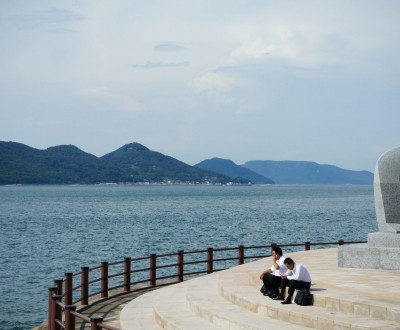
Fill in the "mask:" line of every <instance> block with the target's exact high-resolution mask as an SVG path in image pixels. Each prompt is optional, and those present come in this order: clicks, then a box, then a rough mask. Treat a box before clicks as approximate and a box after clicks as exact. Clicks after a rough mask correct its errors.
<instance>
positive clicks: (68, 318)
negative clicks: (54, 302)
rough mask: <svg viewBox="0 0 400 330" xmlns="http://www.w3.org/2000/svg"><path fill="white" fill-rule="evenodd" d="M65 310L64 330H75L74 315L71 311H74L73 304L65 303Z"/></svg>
mask: <svg viewBox="0 0 400 330" xmlns="http://www.w3.org/2000/svg"><path fill="white" fill-rule="evenodd" d="M64 310H65V312H64V315H65V330H75V315H74V314H73V313H71V312H75V310H76V306H75V305H67V306H65V308H64Z"/></svg>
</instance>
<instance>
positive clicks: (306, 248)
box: [304, 242, 311, 251]
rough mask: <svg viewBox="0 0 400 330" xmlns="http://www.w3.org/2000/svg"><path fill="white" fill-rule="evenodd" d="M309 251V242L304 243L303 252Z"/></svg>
mask: <svg viewBox="0 0 400 330" xmlns="http://www.w3.org/2000/svg"><path fill="white" fill-rule="evenodd" d="M310 249H311V242H305V243H304V250H305V251H309V250H310Z"/></svg>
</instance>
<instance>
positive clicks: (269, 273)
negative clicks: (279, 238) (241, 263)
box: [260, 246, 287, 298]
mask: <svg viewBox="0 0 400 330" xmlns="http://www.w3.org/2000/svg"><path fill="white" fill-rule="evenodd" d="M286 271H287V268H286V265H285V257H284V256H283V255H282V249H281V248H280V247H279V246H273V247H272V266H271V268H269V269H267V270H265V271H263V272H262V273H261V274H260V279H261V280H263V282H264V285H263V287H262V288H261V290H260V291H261V292H262V294H263V295H264V296H268V297H271V298H275V297H277V296H278V295H279V286H280V284H281V276H282V275H283V274H285V273H286Z"/></svg>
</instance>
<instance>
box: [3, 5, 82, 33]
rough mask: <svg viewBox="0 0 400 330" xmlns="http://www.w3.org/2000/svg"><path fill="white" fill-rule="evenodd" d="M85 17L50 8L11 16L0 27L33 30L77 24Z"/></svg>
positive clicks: (4, 19) (68, 11)
mask: <svg viewBox="0 0 400 330" xmlns="http://www.w3.org/2000/svg"><path fill="white" fill-rule="evenodd" d="M84 19H85V16H84V15H82V14H80V13H77V12H75V11H72V10H67V9H61V8H50V9H48V10H42V11H32V12H28V13H22V14H14V15H9V16H6V17H4V18H3V19H1V21H0V23H1V25H0V26H3V27H6V28H9V29H15V28H16V29H22V30H25V29H32V28H38V27H40V26H43V25H51V24H59V23H63V22H77V21H82V20H84Z"/></svg>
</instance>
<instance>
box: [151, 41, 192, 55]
mask: <svg viewBox="0 0 400 330" xmlns="http://www.w3.org/2000/svg"><path fill="white" fill-rule="evenodd" d="M153 50H154V51H156V52H167V53H170V52H182V51H185V50H186V47H184V46H182V45H181V44H180V43H176V42H165V43H161V44H158V45H156V46H155V47H154V48H153Z"/></svg>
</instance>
